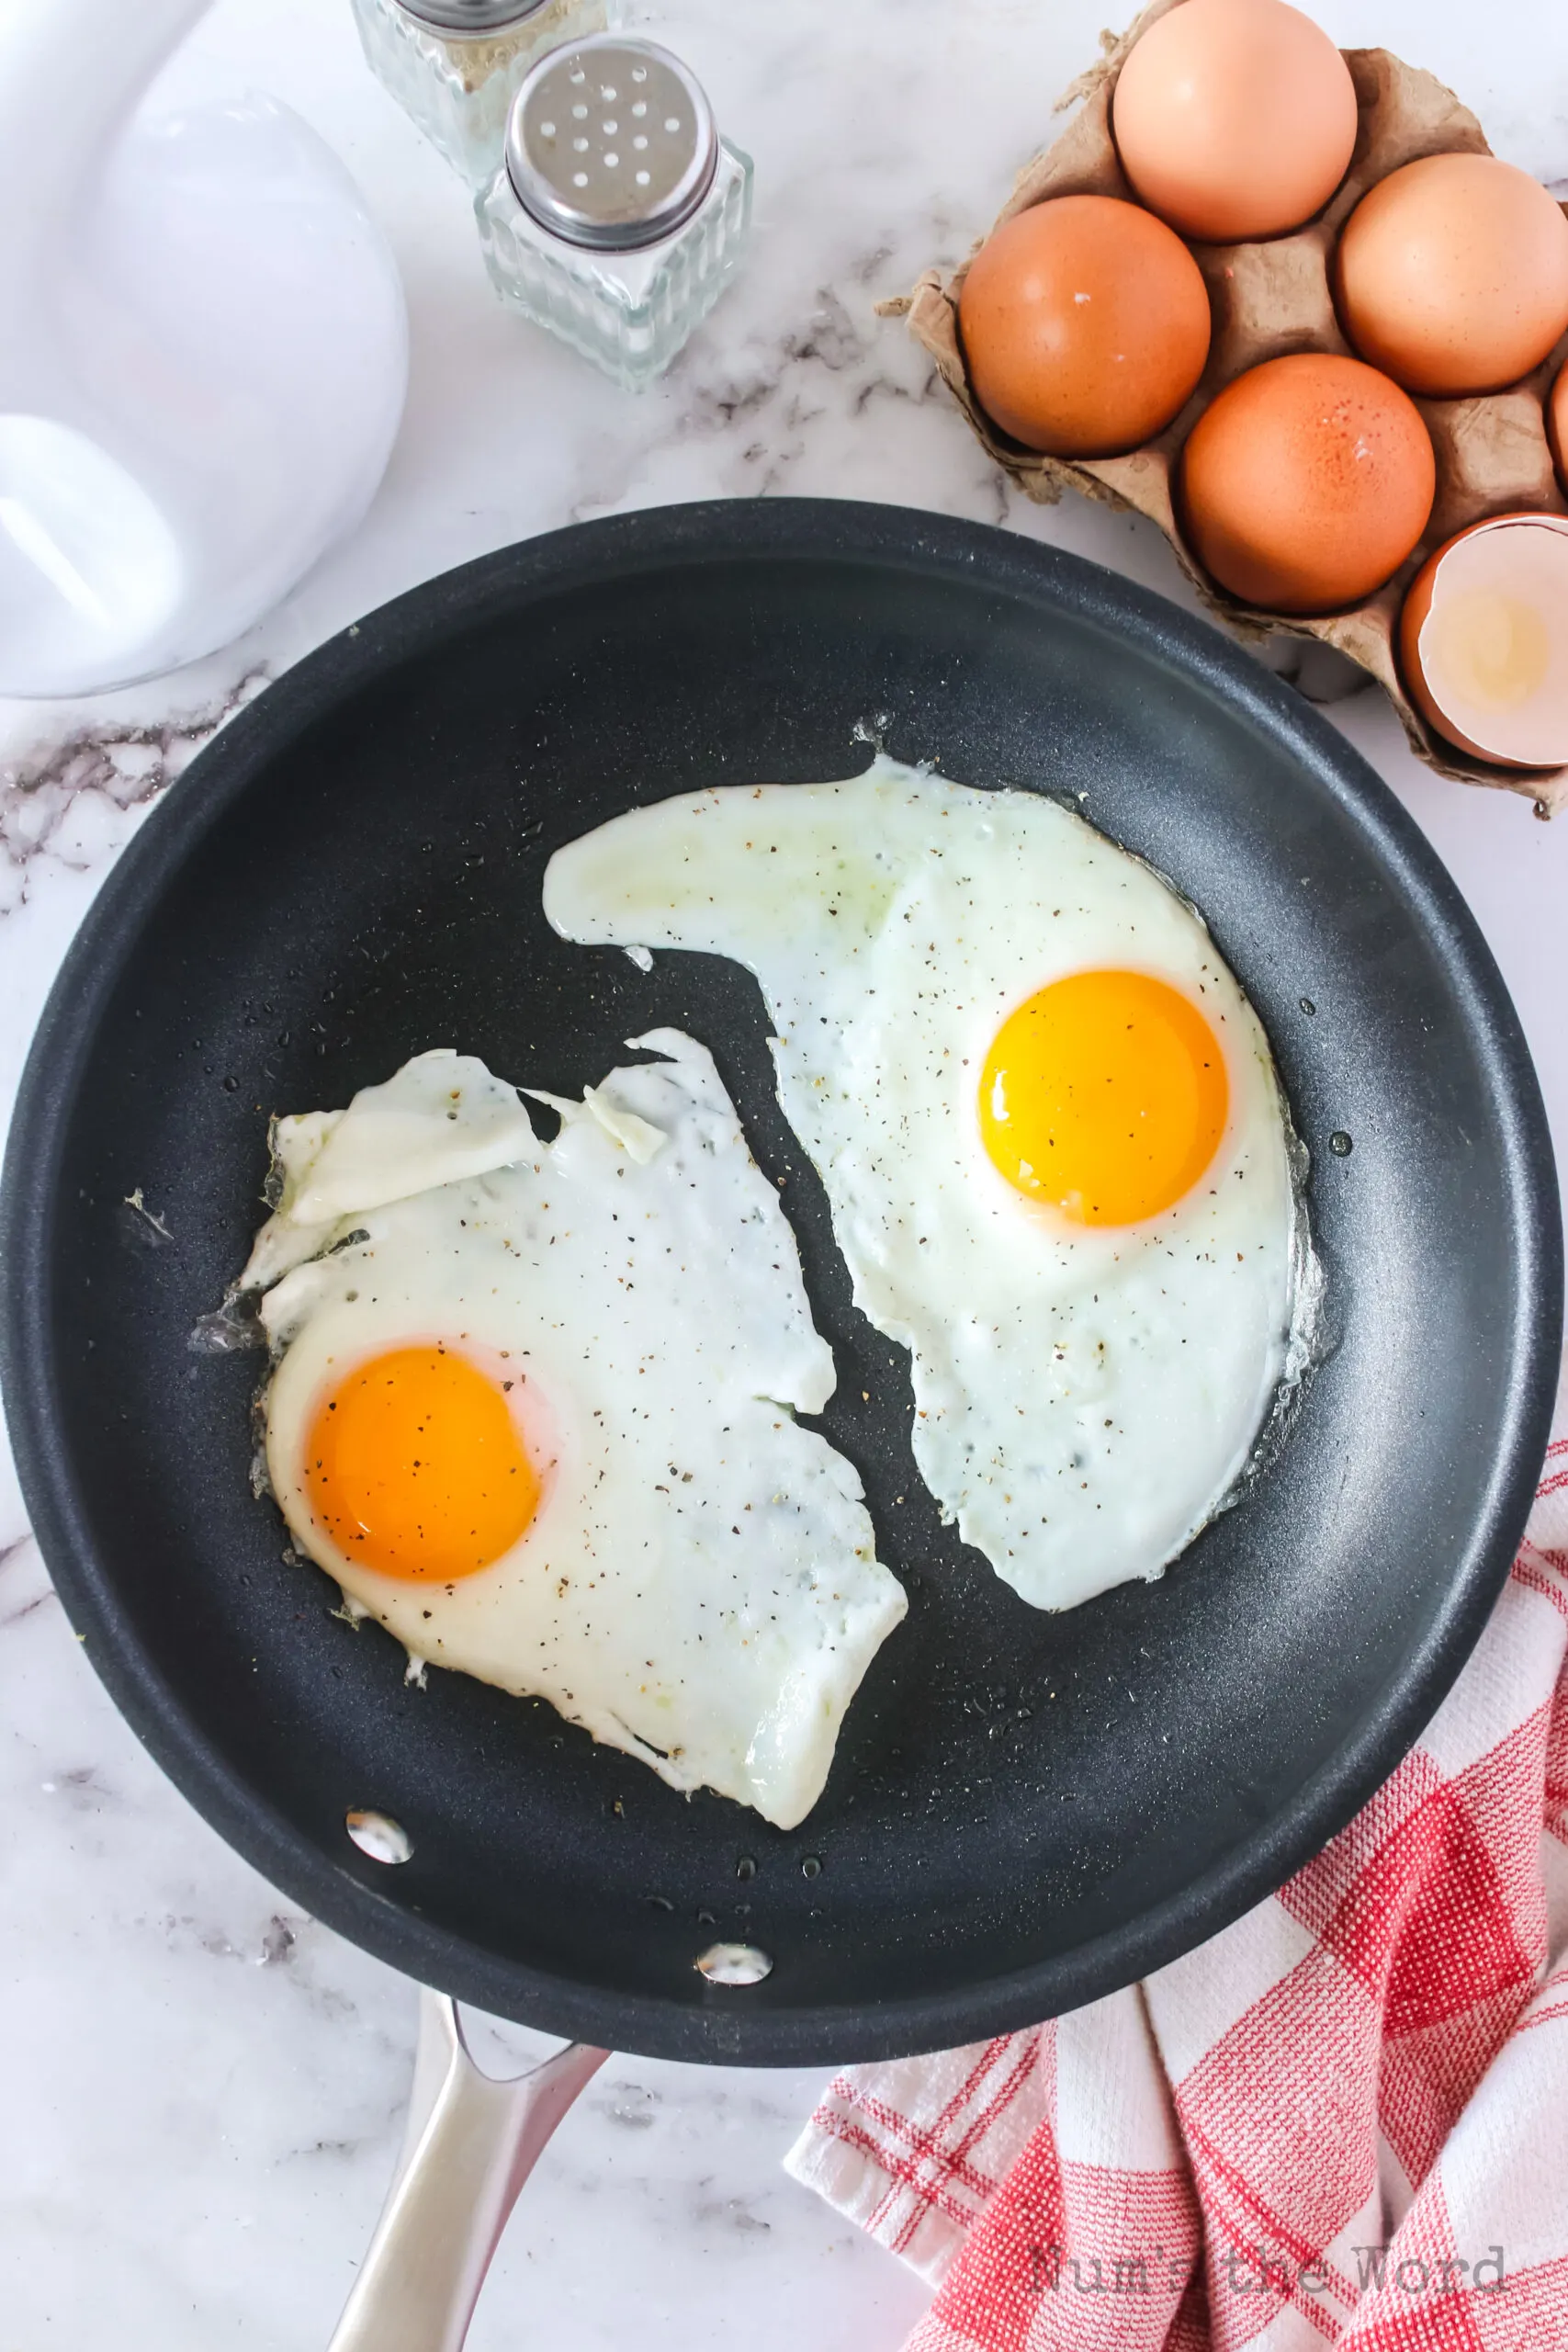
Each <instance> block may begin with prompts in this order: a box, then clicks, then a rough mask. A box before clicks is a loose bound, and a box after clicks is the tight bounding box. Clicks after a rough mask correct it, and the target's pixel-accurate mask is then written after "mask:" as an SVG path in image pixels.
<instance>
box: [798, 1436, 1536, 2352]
mask: <svg viewBox="0 0 1568 2352" xmlns="http://www.w3.org/2000/svg"><path fill="white" fill-rule="evenodd" d="M1557 1426H1558V1430H1559V1432H1562V1431H1564V1430H1568V1419H1565V1417H1564V1414H1563V1411H1562V1405H1561V1404H1560V1407H1559V1418H1558V1425H1557ZM1565 1655H1568V1434H1561V1433H1560V1434H1559V1435H1558V1436H1557V1438H1556V1440H1555V1442H1554V1443H1553V1445H1552V1447H1551V1453H1550V1454H1549V1455H1548V1458H1547V1464H1546V1470H1545V1474H1544V1476H1543V1478H1542V1482H1541V1485H1540V1490H1539V1494H1538V1498H1537V1501H1536V1506H1535V1510H1534V1512H1533V1514H1532V1516H1531V1519H1530V1522H1529V1532H1528V1534H1527V1537H1526V1541H1525V1544H1524V1546H1523V1548H1522V1549H1521V1551H1520V1553H1519V1556H1518V1558H1517V1562H1516V1563H1515V1566H1514V1570H1513V1574H1512V1576H1511V1577H1510V1579H1509V1582H1508V1585H1507V1588H1506V1590H1505V1592H1504V1594H1503V1597H1502V1599H1501V1600H1500V1601H1499V1602H1498V1605H1497V1609H1496V1611H1495V1615H1494V1616H1493V1618H1492V1620H1491V1623H1490V1624H1489V1625H1488V1627H1487V1630H1486V1633H1485V1634H1484V1635H1483V1639H1482V1642H1481V1644H1480V1646H1479V1648H1478V1649H1477V1650H1476V1652H1475V1654H1474V1656H1473V1657H1472V1659H1471V1660H1470V1662H1469V1664H1468V1665H1467V1666H1466V1668H1465V1669H1464V1672H1463V1673H1462V1675H1461V1678H1460V1679H1459V1681H1458V1683H1457V1684H1456V1685H1455V1687H1454V1689H1453V1691H1451V1692H1450V1696H1449V1697H1448V1699H1447V1700H1446V1701H1445V1702H1444V1703H1443V1705H1442V1706H1441V1707H1440V1708H1439V1710H1438V1714H1437V1716H1436V1717H1435V1719H1434V1720H1433V1722H1432V1723H1431V1724H1429V1725H1428V1727H1427V1732H1426V1734H1425V1736H1424V1737H1423V1738H1422V1740H1421V1742H1420V1744H1419V1746H1418V1747H1416V1749H1415V1750H1414V1751H1413V1753H1412V1754H1411V1755H1410V1756H1408V1757H1407V1758H1405V1760H1404V1763H1403V1764H1402V1765H1401V1766H1400V1767H1399V1769H1398V1770H1397V1771H1396V1772H1395V1773H1394V1775H1393V1779H1392V1780H1390V1781H1387V1782H1386V1783H1385V1785H1384V1786H1383V1787H1382V1789H1380V1790H1379V1792H1378V1793H1377V1795H1376V1796H1375V1797H1373V1799H1372V1800H1371V1804H1369V1805H1367V1807H1366V1808H1365V1810H1364V1811H1363V1812H1362V1813H1360V1814H1359V1815H1358V1816H1357V1818H1356V1819H1355V1820H1354V1821H1353V1822H1352V1823H1351V1824H1350V1826H1349V1827H1348V1829H1346V1830H1344V1831H1343V1832H1342V1833H1341V1834H1340V1836H1339V1837H1337V1838H1335V1839H1334V1841H1333V1843H1332V1844H1331V1845H1330V1846H1329V1847H1328V1848H1327V1849H1325V1851H1324V1852H1323V1853H1321V1854H1320V1855H1319V1856H1318V1857H1317V1859H1316V1860H1314V1861H1313V1862H1309V1863H1308V1865H1307V1867H1306V1868H1305V1869H1304V1870H1303V1871H1300V1872H1299V1873H1298V1874H1297V1876H1296V1877H1295V1878H1293V1879H1292V1881H1291V1882H1290V1883H1289V1885H1288V1886H1286V1887H1285V1888H1284V1889H1283V1890H1282V1891H1281V1892H1280V1894H1277V1895H1275V1896H1273V1897H1272V1898H1271V1899H1270V1900H1269V1902H1267V1903H1263V1904H1260V1905H1258V1908H1257V1909H1256V1910H1255V1911H1252V1912H1249V1913H1248V1914H1247V1917H1245V1918H1243V1919H1240V1920H1238V1921H1237V1922H1236V1924H1235V1927H1233V1928H1226V1929H1225V1931H1224V1934H1223V1935H1219V1936H1216V1937H1215V1938H1214V1939H1213V1941H1212V1942H1211V1943H1208V1944H1205V1945H1204V1946H1203V1947H1202V1948H1201V1950H1200V1951H1195V1952H1192V1953H1190V1955H1189V1956H1188V1958H1187V1959H1185V1960H1180V1961H1178V1962H1175V1963H1174V1964H1173V1965H1172V1966H1171V1967H1169V1968H1163V1969H1161V1970H1160V1971H1159V1973H1158V1974H1157V1975H1154V1976H1151V1977H1149V1978H1147V1979H1146V1980H1145V1982H1144V1983H1143V1984H1141V1985H1134V1986H1132V1987H1130V1988H1129V1989H1128V1990H1127V1991H1126V1992H1123V1993H1116V1994H1112V1995H1111V1997H1110V1998H1109V1999H1108V2000H1103V2001H1097V2002H1095V2003H1094V2004H1093V2005H1092V2006H1091V2007H1089V2008H1085V2009H1078V2010H1076V2011H1075V2012H1074V2013H1073V2014H1072V2015H1071V2016H1069V2017H1065V2018H1057V2019H1056V2020H1055V2023H1054V2024H1050V2025H1043V2026H1039V2027H1036V2028H1034V2029H1033V2030H1032V2031H1030V2032H1027V2033H1017V2034H1012V2035H1010V2036H1006V2037H1004V2038H1002V2039H1001V2040H998V2041H990V2042H987V2043H985V2044H984V2045H976V2047H974V2048H972V2049H968V2050H955V2051H950V2052H945V2053H944V2054H943V2055H942V2056H940V2057H934V2058H915V2059H908V2060H905V2061H901V2062H899V2063H897V2064H890V2065H882V2066H863V2067H858V2068H855V2069H852V2071H851V2072H849V2073H847V2074H844V2075H840V2076H839V2077H838V2078H837V2080H836V2081H834V2082H833V2083H832V2084H831V2085H830V2086H829V2089H828V2092H827V2094H826V2096H825V2097H824V2099H823V2102H822V2105H821V2106H820V2107H819V2108H818V2111H817V2113H816V2114H815V2115H814V2116H813V2118H812V2120H811V2121H810V2123H809V2124H808V2125H807V2129H806V2131H805V2132H804V2134H803V2135H802V2137H801V2139H800V2141H799V2142H798V2143H797V2144H796V2146H795V2148H794V2149H793V2150H792V2151H791V2153H790V2155H789V2157H788V2159H787V2162H788V2165H789V2168H790V2170H791V2171H792V2172H793V2173H794V2174H795V2177H796V2178H797V2179H799V2180H802V2181H805V2182H806V2183H807V2185H808V2186H809V2187H811V2188H816V2189H818V2190H819V2191H820V2193H821V2194H822V2195H823V2196H824V2197H826V2198H827V2199H829V2202H830V2203H832V2204H833V2205H835V2206H837V2207H838V2208H839V2210H840V2211H841V2212H843V2213H845V2214H847V2215H848V2216H849V2217H850V2218H851V2219H852V2221H855V2222H859V2223H860V2224H861V2226H862V2228H863V2229H866V2230H869V2231H870V2232H871V2233H872V2235H873V2236H874V2237H875V2238H877V2239H879V2240H880V2241H881V2243H882V2244H883V2245H886V2246H887V2247H889V2248H891V2250H892V2251H893V2252H894V2253H895V2254H898V2255H901V2256H903V2257H904V2259H905V2261H907V2262H908V2263H911V2264H912V2265H913V2266H914V2267H915V2268H916V2269H918V2270H919V2271H921V2272H923V2273H924V2275H925V2276H926V2277H927V2278H931V2280H933V2281H934V2282H936V2284H937V2293H936V2300H935V2302H934V2304H933V2305H932V2308H931V2312H930V2313H929V2314H928V2316H927V2317H926V2319H925V2320H923V2321H922V2322H921V2324H920V2325H919V2327H918V2328H917V2329H916V2331H915V2334H914V2335H913V2337H912V2338H911V2339H910V2345H909V2347H908V2352H1056V2347H1061V2352H1210V2347H1213V2352H1231V2347H1233V2346H1242V2345H1247V2346H1252V2347H1253V2352H1297V2347H1303V2352H1306V2348H1307V2347H1311V2348H1312V2352H1320V2347H1321V2346H1324V2345H1325V2344H1337V2345H1340V2346H1346V2347H1352V2346H1353V2347H1355V2348H1356V2352H1450V2348H1451V2352H1553V2347H1559V2348H1560V2347H1563V2346H1568V1666H1565Z"/></svg>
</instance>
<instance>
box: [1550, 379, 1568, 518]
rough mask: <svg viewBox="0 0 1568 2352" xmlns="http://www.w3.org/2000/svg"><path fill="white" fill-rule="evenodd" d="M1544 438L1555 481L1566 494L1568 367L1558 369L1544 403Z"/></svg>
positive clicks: (1567, 484) (1567, 470)
mask: <svg viewBox="0 0 1568 2352" xmlns="http://www.w3.org/2000/svg"><path fill="white" fill-rule="evenodd" d="M1546 437H1547V439H1548V441H1550V442H1551V462H1552V464H1553V465H1554V466H1555V467H1556V469H1557V479H1558V481H1560V482H1561V483H1562V488H1563V491H1564V492H1565V493H1568V366H1564V367H1562V368H1559V369H1558V371H1557V381H1556V382H1555V383H1554V384H1553V386H1552V387H1551V399H1550V400H1549V401H1547V403H1546Z"/></svg>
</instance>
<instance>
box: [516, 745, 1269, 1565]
mask: <svg viewBox="0 0 1568 2352" xmlns="http://www.w3.org/2000/svg"><path fill="white" fill-rule="evenodd" d="M545 909H546V912H547V915H548V917H549V920H550V922H552V923H553V924H554V926H555V928H556V929H557V930H558V932H560V933H563V934H564V935H565V936H566V937H567V938H569V939H573V940H579V941H586V942H599V943H613V944H616V945H620V946H633V945H637V946H642V947H645V948H649V949H657V948H696V949H703V950H706V951H709V952H712V953H717V954H719V955H724V956H732V957H734V958H735V960H736V961H737V962H739V963H741V964H744V965H746V966H747V967H749V968H750V970H751V971H753V972H754V973H755V974H756V975H757V977H758V978H759V979H760V980H761V986H762V989H763V993H764V995H765V997H766V1000H767V1003H768V1007H769V1011H770V1013H771V1015H772V1018H773V1021H774V1023H776V1025H777V1028H778V1032H779V1034H778V1036H777V1037H776V1039H775V1040H774V1041H773V1057H774V1062H775V1066H776V1069H777V1073H778V1083H779V1097H780V1101H781V1103H782V1104H783V1106H784V1112H785V1114H786V1115H787V1116H788V1118H789V1120H790V1122H791V1124H792V1125H793V1126H794V1128H795V1133H796V1134H797V1136H799V1137H800V1139H801V1142H802V1143H803V1145H804V1147H805V1148H806V1149H807V1152H808V1153H809V1154H810V1156H811V1159H813V1161H814V1162H815V1164H816V1166H817V1168H818V1170H819V1171H820V1173H821V1176H822V1179H823V1182H824V1184H825V1186H826V1188H827V1193H828V1197H829V1204H830V1207H831V1211H832V1216H833V1227H834V1232H835V1234H836V1236H837V1238H838V1241H839V1244H840V1249H841V1250H843V1253H844V1256H845V1258H846V1260H847V1261H848V1264H849V1268H850V1272H851V1274H852V1278H853V1284H854V1296H855V1300H856V1303H857V1305H858V1306H860V1307H861V1308H862V1309H863V1312H864V1313H865V1314H866V1315H867V1316H868V1317H870V1318H871V1320H872V1322H873V1323H874V1325H875V1326H876V1328H877V1329H879V1330H881V1331H884V1332H886V1333H887V1334H888V1336H889V1337H890V1338H892V1339H895V1340H899V1341H901V1342H902V1343H903V1344H904V1345H905V1346H906V1347H908V1349H909V1350H910V1351H911V1353H912V1356H913V1382H914V1395H915V1418H914V1422H913V1444H914V1454H915V1460H916V1463H917V1464H918V1465H919V1470H920V1471H921V1473H922V1475H923V1476H924V1477H925V1479H926V1481H927V1483H928V1485H929V1486H930V1487H931V1490H932V1492H933V1494H934V1495H935V1496H936V1497H937V1498H938V1501H939V1502H940V1504H941V1505H942V1509H943V1510H944V1512H945V1513H946V1514H947V1515H948V1516H949V1517H950V1518H955V1519H956V1520H957V1522H958V1526H959V1529H960V1531H961V1532H962V1533H963V1535H964V1538H965V1539H966V1540H967V1541H968V1542H969V1543H971V1544H976V1545H977V1546H978V1548H979V1549H980V1550H981V1551H982V1552H984V1553H985V1555H987V1558H988V1559H989V1560H990V1561H991V1563H992V1565H993V1566H995V1567H996V1569H997V1570H998V1574H1000V1575H1001V1576H1003V1577H1006V1578H1007V1580H1008V1582H1009V1583H1010V1584H1011V1585H1013V1586H1015V1587H1016V1588H1017V1589H1018V1590H1019V1591H1020V1592H1021V1594H1022V1595H1023V1596H1024V1598H1025V1599H1026V1600H1030V1601H1032V1602H1033V1603H1035V1604H1036V1605H1037V1606H1039V1607H1042V1608H1051V1609H1063V1608H1068V1607H1071V1606H1072V1605H1074V1604H1075V1603H1077V1602H1078V1601H1082V1600H1087V1599H1088V1598H1089V1596H1090V1595H1091V1594H1094V1593H1098V1592H1101V1591H1103V1590H1105V1589H1106V1588H1107V1587H1109V1586H1111V1585H1115V1584H1119V1583H1122V1581H1124V1580H1125V1579H1127V1578H1129V1577H1148V1576H1152V1575H1155V1574H1156V1573H1157V1572H1158V1571H1159V1569H1160V1568H1161V1567H1162V1566H1163V1565H1164V1564H1165V1563H1166V1562H1168V1561H1169V1560H1170V1559H1172V1558H1173V1557H1174V1556H1175V1555H1177V1554H1178V1553H1179V1552H1180V1551H1181V1550H1182V1548H1183V1547H1184V1546H1185V1545H1186V1544H1188V1543H1189V1542H1190V1539H1191V1537H1192V1535H1193V1534H1194V1533H1195V1532H1196V1531H1197V1530H1198V1529H1199V1528H1201V1526H1202V1525H1203V1523H1204V1522H1205V1521H1207V1520H1208V1519H1209V1518H1210V1517H1212V1516H1213V1512H1214V1511H1215V1510H1216V1509H1217V1508H1218V1507H1219V1506H1220V1504H1221V1503H1222V1501H1223V1500H1224V1498H1225V1496H1226V1495H1227V1493H1228V1491H1229V1490H1230V1489H1231V1487H1233V1485H1234V1484H1235V1481H1236V1479H1237V1477H1238V1476H1239V1475H1240V1473H1241V1472H1242V1471H1243V1469H1244V1467H1245V1466H1246V1464H1247V1461H1248V1458H1249V1455H1250V1453H1251V1452H1252V1449H1253V1447H1254V1444H1255V1442H1256V1441H1257V1440H1258V1433H1259V1430H1260V1427H1261V1425H1262V1424H1263V1422H1264V1420H1265V1418H1266V1416H1267V1415H1268V1413H1269V1407H1270V1402H1271V1400H1272V1399H1273V1398H1274V1397H1275V1395H1276V1392H1277V1390H1278V1389H1279V1386H1280V1380H1281V1376H1282V1374H1284V1372H1285V1370H1286V1366H1287V1357H1288V1354H1289V1351H1290V1350H1291V1347H1292V1317H1293V1316H1294V1314H1295V1311H1296V1308H1297V1306H1298V1305H1299V1304H1300V1303H1301V1302H1302V1301H1303V1300H1304V1298H1305V1296H1306V1293H1307V1290H1308V1289H1309V1288H1310V1284H1309V1283H1306V1282H1305V1281H1304V1279H1301V1277H1302V1276H1303V1251H1302V1245H1301V1241H1300V1236H1299V1232H1298V1223H1297V1215H1296V1205H1295V1201H1294V1198H1293V1193H1292V1165H1291V1152H1290V1147H1289V1144H1288V1139H1287V1129H1286V1121H1285V1115H1284V1112H1283V1107H1282V1101H1281V1096H1280V1089H1279V1085H1278V1082H1277V1080H1276V1078H1275V1073H1274V1069H1273V1065H1272V1062H1271V1059H1270V1057H1269V1046H1268V1043H1267V1040H1266V1038H1265V1037H1264V1035H1263V1031H1262V1029H1261V1027H1260V1025H1259V1023H1258V1020H1257V1018H1256V1016H1255V1015H1254V1013H1253V1012H1252V1011H1251V1009H1250V1007H1249V1006H1248V1005H1247V1001H1246V1000H1245V999H1244V997H1243V995H1242V993H1241V990H1240V989H1239V988H1238V987H1237V985H1236V983H1235V979H1234V978H1233V977H1232V975H1231V974H1230V972H1229V971H1227V969H1226V968H1225V966H1224V963H1223V962H1222V960H1221V958H1220V956H1219V955H1218V954H1217V953H1216V951H1215V948H1214V944H1213V940H1212V939H1211V938H1210V936H1209V933H1208V932H1207V930H1206V929H1205V927H1204V925H1203V923H1202V922H1201V920H1200V918H1199V917H1198V916H1197V915H1196V914H1195V913H1194V912H1193V910H1192V909H1191V908H1190V907H1189V906H1188V905H1187V904H1186V903H1185V902H1184V901H1183V900H1182V899H1179V897H1178V896H1177V895H1176V893H1175V892H1174V891H1173V890H1172V889H1171V888H1169V887H1168V885H1167V884H1166V883H1165V882H1163V881H1162V880H1161V879H1160V878H1159V877H1158V876H1156V875H1155V874H1154V873H1152V872H1151V871H1150V870H1149V868H1148V867H1147V866H1145V865H1142V864H1141V863H1140V862H1139V861H1138V860H1136V859H1135V858H1133V857H1131V856H1129V855H1128V854H1126V853H1125V852H1123V851H1122V850H1120V849H1118V848H1117V847H1116V846H1115V845H1114V844H1113V843H1112V842H1109V841H1107V840H1105V839H1104V838H1103V836H1101V835H1100V834H1099V833H1097V832H1096V831H1094V830H1093V829H1092V828H1091V827H1090V826H1089V825H1088V824H1086V823H1085V822H1083V820H1081V819H1079V818H1078V817H1077V816H1076V815H1074V814H1072V813H1070V812H1069V811H1068V810H1066V809H1062V808H1060V807H1057V806H1056V805H1055V804H1054V803H1053V802H1051V801H1050V800H1047V799H1045V798H1043V797H1041V796H1040V795H1038V794H1035V793H1026V792H1011V791H996V792H982V791H976V790H972V789H969V788H967V787H964V786H957V785H952V784H948V783H945V782H944V781H943V780H942V778H940V777H938V776H935V775H930V774H927V773H924V772H921V771H917V770H913V769H909V768H907V767H902V766H900V765H898V764H897V763H895V762H893V761H891V760H887V759H885V758H879V759H878V760H877V761H876V763H874V766H873V767H872V768H871V769H870V770H868V771H867V773H866V774H865V775H862V776H859V777H857V778H855V779H854V780H852V781H851V782H848V783H843V784H824V785H815V786H756V787H749V786H729V787H725V788H722V789H719V790H715V791H709V792H704V793H699V794H695V795H693V796H690V797H682V798H677V799H672V800H667V801H664V802H661V803H660V804H658V805H656V806H650V807H647V808H643V809H634V810H632V811H630V812H629V813H628V814H626V815H625V816H623V817H620V818H617V819H616V820H614V821H613V822H611V823H609V824H607V825H604V826H601V827H600V828H599V829H598V830H597V831H593V832H592V833H590V834H588V835H586V836H585V837H584V838H582V839H581V840H580V841H578V842H573V843H571V844H570V845H569V846H568V847H567V848H565V849H563V850H560V851H558V853H557V854H556V856H555V857H554V859H553V860H552V861H551V864H550V866H549V868H548V871H547V876H546V883H545Z"/></svg>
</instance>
